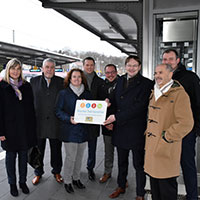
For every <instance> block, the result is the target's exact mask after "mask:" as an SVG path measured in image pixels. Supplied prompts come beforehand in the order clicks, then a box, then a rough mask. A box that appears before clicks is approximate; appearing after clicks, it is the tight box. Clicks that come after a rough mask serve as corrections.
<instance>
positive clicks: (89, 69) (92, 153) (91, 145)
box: [83, 57, 104, 181]
mask: <svg viewBox="0 0 200 200" xmlns="http://www.w3.org/2000/svg"><path fill="white" fill-rule="evenodd" d="M83 69H84V70H83V72H84V74H85V77H86V80H87V84H88V89H89V91H90V93H91V95H92V99H93V100H101V98H100V89H101V86H102V85H103V84H104V81H103V79H101V78H100V77H98V76H97V74H96V73H95V71H94V69H95V60H94V59H93V58H92V57H86V58H85V59H83ZM99 131H100V126H99V125H90V131H89V133H88V136H89V137H88V160H87V169H88V178H89V179H90V180H91V181H93V180H95V173H94V170H93V169H94V167H95V163H96V147H97V137H98V136H99Z"/></svg>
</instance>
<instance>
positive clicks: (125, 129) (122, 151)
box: [105, 56, 153, 200]
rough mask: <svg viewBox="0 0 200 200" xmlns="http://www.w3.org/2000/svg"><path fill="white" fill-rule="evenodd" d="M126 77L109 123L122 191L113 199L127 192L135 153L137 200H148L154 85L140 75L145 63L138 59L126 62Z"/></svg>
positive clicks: (121, 79)
mask: <svg viewBox="0 0 200 200" xmlns="http://www.w3.org/2000/svg"><path fill="white" fill-rule="evenodd" d="M125 69H126V72H127V73H126V74H125V75H123V76H121V77H120V78H118V81H117V86H116V89H115V98H114V102H111V105H112V103H113V104H114V107H115V112H114V114H112V115H110V116H109V117H108V118H107V120H106V121H105V125H108V124H111V123H113V122H114V130H113V131H114V133H113V144H114V145H115V146H116V147H117V154H118V168H119V172H118V178H117V183H118V188H116V190H115V191H114V192H113V193H112V194H111V195H110V196H109V197H110V198H116V197H118V196H119V195H120V194H122V193H125V191H126V183H127V175H128V157H129V152H130V151H132V154H133V166H134V168H135V170H136V194H137V197H136V200H144V195H145V190H144V187H145V183H146V176H145V173H144V143H145V138H144V131H145V129H146V124H147V108H148V103H149V95H150V93H151V88H152V87H153V83H152V81H151V80H149V79H147V78H145V77H143V76H142V75H141V74H140V69H141V61H140V60H139V58H138V57H137V56H129V57H128V58H127V59H126V60H125Z"/></svg>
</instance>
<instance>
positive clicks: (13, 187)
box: [10, 184, 18, 197]
mask: <svg viewBox="0 0 200 200" xmlns="http://www.w3.org/2000/svg"><path fill="white" fill-rule="evenodd" d="M10 194H11V195H12V196H14V197H17V196H18V190H17V185H16V184H10Z"/></svg>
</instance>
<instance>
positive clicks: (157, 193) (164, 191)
mask: <svg viewBox="0 0 200 200" xmlns="http://www.w3.org/2000/svg"><path fill="white" fill-rule="evenodd" d="M150 185H151V193H152V200H177V193H178V185H177V181H176V177H172V178H165V179H157V178H153V177H151V176H150Z"/></svg>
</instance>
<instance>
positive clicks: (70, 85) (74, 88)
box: [69, 83, 85, 97]
mask: <svg viewBox="0 0 200 200" xmlns="http://www.w3.org/2000/svg"><path fill="white" fill-rule="evenodd" d="M69 87H70V88H71V89H72V91H73V92H74V93H75V94H76V95H77V96H78V97H79V96H80V95H81V94H82V93H83V91H84V89H85V87H84V85H83V84H81V85H80V87H75V86H73V85H72V84H71V83H70V84H69Z"/></svg>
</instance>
